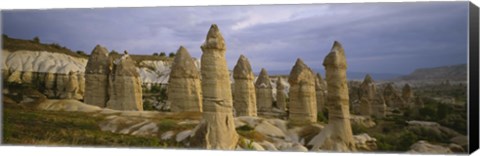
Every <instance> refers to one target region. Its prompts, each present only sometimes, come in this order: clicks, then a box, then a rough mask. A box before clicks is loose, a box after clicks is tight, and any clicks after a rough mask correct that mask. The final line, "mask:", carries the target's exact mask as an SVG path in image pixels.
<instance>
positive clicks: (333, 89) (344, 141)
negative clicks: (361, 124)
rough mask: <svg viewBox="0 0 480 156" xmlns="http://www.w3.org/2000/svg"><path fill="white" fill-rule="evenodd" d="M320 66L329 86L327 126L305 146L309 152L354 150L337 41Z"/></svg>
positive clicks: (342, 56) (343, 61)
mask: <svg viewBox="0 0 480 156" xmlns="http://www.w3.org/2000/svg"><path fill="white" fill-rule="evenodd" d="M323 65H324V66H325V71H326V72H325V75H326V76H325V77H326V81H327V87H328V91H327V92H328V94H327V101H328V103H327V107H328V124H327V126H326V127H325V128H324V129H323V130H322V131H321V132H320V134H318V135H317V136H315V137H314V138H313V139H312V140H311V141H310V142H309V143H308V144H309V145H313V147H312V150H319V149H322V150H333V151H355V150H356V148H355V142H354V140H353V134H352V127H351V124H350V111H349V110H350V109H349V106H350V103H349V95H348V86H347V70H346V68H347V61H346V58H345V54H344V51H343V48H342V46H341V44H340V43H339V42H337V41H335V42H334V43H333V47H332V50H331V51H330V53H329V54H327V56H326V57H325V59H324V61H323Z"/></svg>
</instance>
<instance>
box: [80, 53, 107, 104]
mask: <svg viewBox="0 0 480 156" xmlns="http://www.w3.org/2000/svg"><path fill="white" fill-rule="evenodd" d="M110 64H111V63H110V62H109V58H108V50H107V49H106V48H104V47H102V46H100V45H97V46H95V48H94V49H93V51H92V53H91V55H90V58H89V59H88V63H87V66H86V69H85V95H84V102H85V103H86V104H91V105H95V106H99V107H105V106H106V102H107V100H108V90H107V88H108V74H109V73H110Z"/></svg>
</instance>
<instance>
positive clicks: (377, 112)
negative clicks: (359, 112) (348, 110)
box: [372, 92, 387, 119]
mask: <svg viewBox="0 0 480 156" xmlns="http://www.w3.org/2000/svg"><path fill="white" fill-rule="evenodd" d="M372 115H373V116H375V117H376V118H377V119H381V118H384V117H385V116H386V115H387V105H386V104H385V99H384V98H383V95H382V94H380V93H378V92H377V93H376V95H375V97H374V99H373V103H372Z"/></svg>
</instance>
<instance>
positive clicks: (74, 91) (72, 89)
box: [64, 71, 83, 99]
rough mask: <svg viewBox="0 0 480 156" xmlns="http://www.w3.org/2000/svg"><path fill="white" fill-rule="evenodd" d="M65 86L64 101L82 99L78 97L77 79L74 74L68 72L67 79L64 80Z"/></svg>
mask: <svg viewBox="0 0 480 156" xmlns="http://www.w3.org/2000/svg"><path fill="white" fill-rule="evenodd" d="M64 82H66V83H67V84H66V85H65V99H82V98H83V97H81V96H79V94H78V90H79V85H78V82H79V81H78V78H77V73H76V72H73V71H72V72H70V73H69V74H68V77H67V78H66V79H65V80H64Z"/></svg>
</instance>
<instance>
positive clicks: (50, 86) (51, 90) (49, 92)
mask: <svg viewBox="0 0 480 156" xmlns="http://www.w3.org/2000/svg"><path fill="white" fill-rule="evenodd" d="M12 75H13V74H12ZM55 81H56V76H55V73H46V74H45V91H44V93H45V95H46V96H47V97H49V98H53V97H55V90H56V89H55Z"/></svg>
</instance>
